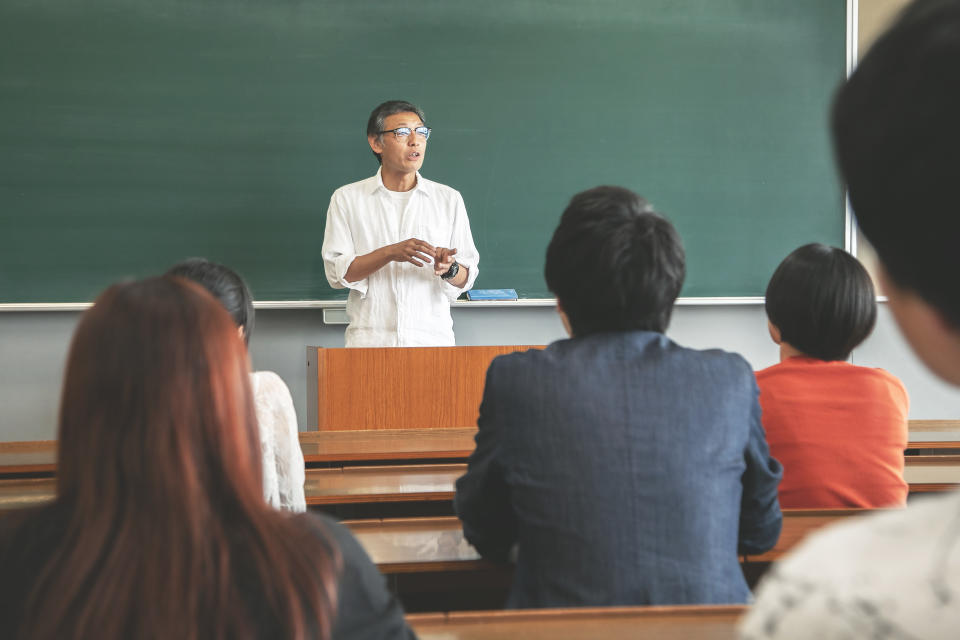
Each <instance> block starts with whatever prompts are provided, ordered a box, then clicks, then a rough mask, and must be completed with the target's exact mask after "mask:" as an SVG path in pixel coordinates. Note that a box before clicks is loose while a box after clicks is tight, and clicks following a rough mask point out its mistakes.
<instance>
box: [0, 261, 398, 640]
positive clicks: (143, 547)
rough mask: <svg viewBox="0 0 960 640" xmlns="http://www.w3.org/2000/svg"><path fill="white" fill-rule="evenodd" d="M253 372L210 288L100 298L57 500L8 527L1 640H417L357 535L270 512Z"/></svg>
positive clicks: (82, 359) (170, 286) (77, 372)
mask: <svg viewBox="0 0 960 640" xmlns="http://www.w3.org/2000/svg"><path fill="white" fill-rule="evenodd" d="M248 374H249V361H248V359H247V353H246V349H245V348H244V346H243V343H242V341H241V340H240V339H239V338H238V337H237V330H236V327H235V326H234V324H233V322H232V321H231V320H230V317H229V315H228V314H227V312H226V311H225V310H224V309H223V308H222V307H221V306H220V304H218V303H217V302H216V301H215V300H214V299H213V298H212V297H211V296H210V295H209V294H208V293H207V292H206V291H204V290H203V289H202V288H201V287H199V286H197V285H195V284H193V283H190V282H188V281H186V280H183V279H180V278H172V277H163V278H151V279H149V280H144V281H142V282H133V283H127V284H120V285H115V286H113V287H110V288H109V289H107V290H106V291H105V292H104V293H103V294H102V295H100V297H99V298H98V299H97V301H96V302H95V304H94V306H93V307H92V308H91V309H90V310H89V311H87V312H86V313H85V314H84V315H83V317H82V318H81V320H80V323H79V325H78V327H77V330H76V333H75V334H74V337H73V343H72V345H71V347H70V354H69V357H68V360H67V367H66V375H65V378H64V386H63V396H62V401H61V405H60V425H59V433H58V441H59V442H58V444H59V446H58V460H57V496H56V499H55V500H54V502H53V503H51V504H48V505H44V506H42V507H38V508H33V509H26V510H23V511H20V512H16V513H12V514H9V515H6V516H4V517H3V518H2V519H0V567H2V571H0V629H2V630H3V636H4V637H5V638H13V639H26V638H30V639H31V640H52V639H62V638H98V639H103V640H113V639H119V638H184V639H192V640H199V639H201V638H264V639H266V638H333V639H335V640H336V639H340V638H407V637H412V633H411V632H410V630H409V628H408V627H407V625H406V623H405V621H404V618H403V612H402V610H401V608H400V606H399V605H398V603H397V601H396V600H395V599H394V598H393V597H392V596H390V594H389V593H388V592H387V591H386V588H385V585H384V580H383V577H382V576H381V575H380V573H379V572H378V571H377V569H376V567H374V566H373V565H372V564H371V562H370V560H369V558H368V557H367V556H366V554H365V553H364V551H363V550H362V549H361V547H360V546H359V545H358V544H357V542H356V540H354V539H353V537H352V536H351V535H350V533H349V532H348V531H347V530H346V529H344V528H343V527H341V526H339V525H337V524H336V523H335V522H334V521H332V520H330V519H328V518H326V517H321V516H313V515H306V514H285V513H281V512H278V511H276V510H275V509H273V508H271V507H270V506H268V505H267V503H266V502H264V500H263V494H262V490H261V478H260V447H259V443H258V441H257V433H256V417H255V414H254V410H253V399H252V396H251V394H250V376H249V375H248Z"/></svg>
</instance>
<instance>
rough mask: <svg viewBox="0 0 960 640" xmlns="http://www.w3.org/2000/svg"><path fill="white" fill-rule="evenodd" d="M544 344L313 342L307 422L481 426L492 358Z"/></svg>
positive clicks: (344, 426) (346, 426) (330, 426)
mask: <svg viewBox="0 0 960 640" xmlns="http://www.w3.org/2000/svg"><path fill="white" fill-rule="evenodd" d="M541 348H543V347H542V346H513V345H511V346H486V347H382V348H362V349H325V348H323V347H307V428H308V429H316V430H319V431H355V430H380V429H443V428H463V427H473V428H475V427H476V426H477V416H478V414H479V408H480V400H481V398H482V396H483V385H484V382H485V380H486V374H487V367H489V366H490V361H491V360H493V359H494V358H495V357H496V356H498V355H502V354H505V353H511V352H513V351H525V350H527V349H541Z"/></svg>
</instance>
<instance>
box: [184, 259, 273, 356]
mask: <svg viewBox="0 0 960 640" xmlns="http://www.w3.org/2000/svg"><path fill="white" fill-rule="evenodd" d="M167 275H171V276H179V277H181V278H186V279H187V280H192V281H193V282H196V283H197V284H199V285H201V286H202V287H203V288H205V289H206V290H207V291H209V292H210V293H211V294H212V295H213V297H214V298H216V299H217V300H219V301H220V304H222V305H223V306H224V307H225V308H226V310H227V311H228V312H229V313H230V316H231V317H232V318H233V321H234V323H235V324H236V325H237V326H238V327H243V339H244V340H245V341H246V343H247V344H250V334H252V333H253V321H254V314H253V296H251V295H250V289H249V288H248V287H247V283H246V282H244V281H243V278H241V277H240V274H238V273H237V272H236V271H234V270H233V269H231V268H230V267H225V266H224V265H222V264H217V263H216V262H210V261H209V260H207V259H206V258H189V259H187V260H184V261H183V262H178V263H177V264H175V265H173V266H172V267H170V270H169V271H167Z"/></svg>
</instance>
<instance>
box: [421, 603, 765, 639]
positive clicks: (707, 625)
mask: <svg viewBox="0 0 960 640" xmlns="http://www.w3.org/2000/svg"><path fill="white" fill-rule="evenodd" d="M746 610H747V608H746V607H745V606H742V605H719V606H718V605H712V606H703V605H689V606H673V607H602V608H587V607H585V608H578V609H524V610H517V611H459V612H456V611H455V612H451V613H420V614H411V615H408V616H407V622H409V623H410V626H411V627H413V629H414V631H416V632H417V635H419V636H420V638H421V640H508V639H509V640H515V639H516V638H525V639H526V640H563V639H567V640H569V639H572V638H604V640H627V639H630V640H633V639H634V638H658V639H659V640H673V639H676V640H680V639H684V640H707V639H709V640H726V639H732V638H736V636H737V634H736V623H737V621H738V620H739V619H740V617H741V616H742V615H743V614H744V613H745V612H746Z"/></svg>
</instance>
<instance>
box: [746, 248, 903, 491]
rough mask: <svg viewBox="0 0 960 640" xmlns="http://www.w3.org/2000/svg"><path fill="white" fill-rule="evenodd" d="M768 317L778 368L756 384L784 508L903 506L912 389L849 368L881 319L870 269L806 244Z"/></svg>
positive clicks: (776, 281) (782, 270)
mask: <svg viewBox="0 0 960 640" xmlns="http://www.w3.org/2000/svg"><path fill="white" fill-rule="evenodd" d="M766 311H767V319H768V323H767V324H768V327H769V330H770V337H771V338H773V341H774V342H776V343H777V344H778V345H780V363H779V364H775V365H773V366H772V367H768V368H766V369H763V370H762V371H758V372H757V384H758V386H759V387H760V406H761V407H762V409H763V418H762V420H763V426H764V429H765V430H766V432H767V441H768V443H769V445H770V453H771V454H773V456H774V457H775V458H776V459H777V460H779V461H780V462H781V463H782V464H783V480H782V481H781V483H780V506H781V507H782V508H785V509H789V508H830V507H868V508H877V507H891V506H903V505H904V504H905V503H906V499H907V491H908V485H907V483H906V482H905V481H904V479H903V450H904V449H905V448H906V446H907V410H908V407H909V400H908V398H907V392H906V389H904V387H903V384H902V383H901V382H900V380H898V379H897V378H896V377H895V376H893V375H891V374H890V373H888V372H887V371H884V370H883V369H874V368H870V367H859V366H856V365H853V364H851V363H849V362H846V359H847V358H848V357H849V356H850V352H851V351H852V350H853V349H854V347H856V346H857V345H859V344H860V343H861V342H863V341H864V340H865V339H866V338H867V336H869V335H870V333H871V332H872V331H873V327H874V324H875V323H876V319H877V305H876V296H875V293H874V289H873V283H872V282H871V281H870V276H869V275H868V274H867V271H866V269H864V268H863V266H862V265H861V264H860V263H859V262H858V261H857V260H856V258H854V257H853V256H851V255H850V254H849V253H847V252H846V251H843V250H841V249H835V248H832V247H828V246H825V245H822V244H808V245H804V246H802V247H800V248H799V249H797V250H796V251H794V252H793V253H791V254H790V255H789V256H787V257H786V259H784V261H783V262H782V263H780V266H779V267H777V270H776V271H775V272H774V274H773V277H772V278H771V279H770V284H769V285H767V292H766Z"/></svg>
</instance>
